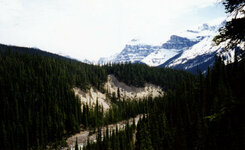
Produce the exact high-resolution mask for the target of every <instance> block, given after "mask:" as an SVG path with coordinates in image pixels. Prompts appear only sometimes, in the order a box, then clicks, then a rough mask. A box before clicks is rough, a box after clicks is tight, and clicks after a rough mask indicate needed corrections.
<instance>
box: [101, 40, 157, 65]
mask: <svg viewBox="0 0 245 150" xmlns="http://www.w3.org/2000/svg"><path fill="white" fill-rule="evenodd" d="M160 48H161V46H152V45H149V44H143V43H141V42H140V40H138V39H132V40H131V41H130V42H129V43H127V44H126V46H125V47H124V49H123V50H122V51H121V52H120V53H119V54H116V55H112V56H111V57H108V58H100V59H99V61H98V63H99V64H105V63H108V62H111V63H120V62H132V63H140V62H141V60H143V59H144V58H145V57H146V56H148V55H149V54H151V53H152V52H155V51H157V50H159V49H160Z"/></svg>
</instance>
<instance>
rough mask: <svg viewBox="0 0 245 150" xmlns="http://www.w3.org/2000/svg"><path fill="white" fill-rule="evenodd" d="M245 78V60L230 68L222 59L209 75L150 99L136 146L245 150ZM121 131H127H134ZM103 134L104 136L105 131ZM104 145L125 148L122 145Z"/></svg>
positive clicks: (138, 149)
mask: <svg viewBox="0 0 245 150" xmlns="http://www.w3.org/2000/svg"><path fill="white" fill-rule="evenodd" d="M244 77H245V59H243V60H242V61H240V62H239V63H238V62H237V61H236V62H235V63H234V64H231V65H228V66H225V65H224V64H223V62H222V61H220V60H218V61H217V62H216V64H215V65H214V67H213V69H211V70H208V72H207V74H206V76H203V75H202V74H200V75H199V77H198V80H197V81H193V80H185V81H182V82H181V83H180V84H179V86H178V87H177V88H176V89H174V90H170V91H169V92H168V93H167V94H166V95H165V96H164V97H159V98H155V99H154V100H151V99H149V100H148V103H146V106H147V107H145V108H148V109H147V110H148V111H145V113H146V115H145V116H144V117H143V118H141V120H140V121H139V122H138V125H137V134H136V142H135V147H134V149H135V150H161V149H168V150H176V149H181V150H189V149H200V150H210V149H212V150H220V149H223V150H225V149H227V150H230V149H234V150H242V149H244V148H245V147H244V146H245V143H244V141H245V119H244V118H245V89H244V87H243V86H244V85H245V82H244V80H243V78H244ZM121 132H122V134H124V135H125V134H127V132H128V131H124V133H123V131H121ZM98 136H100V138H102V137H101V134H98V135H97V137H98ZM113 137H114V138H113ZM117 138H118V137H115V136H112V137H111V138H109V139H107V138H106V139H104V141H103V140H102V141H100V142H97V143H93V144H92V145H93V147H91V146H90V145H89V146H87V147H86V149H89V150H95V149H97V150H99V149H101V147H100V146H99V145H100V144H101V143H113V142H115V140H116V139H117ZM108 140H109V141H108ZM128 140H132V136H128V137H127V139H126V141H128ZM119 142H125V139H122V141H119ZM88 144H91V143H88ZM103 148H106V149H114V150H124V149H125V148H121V147H120V145H119V144H117V147H113V148H112V147H111V145H109V146H108V145H106V146H105V147H103ZM128 148H130V149H132V147H128ZM126 149H127V148H126Z"/></svg>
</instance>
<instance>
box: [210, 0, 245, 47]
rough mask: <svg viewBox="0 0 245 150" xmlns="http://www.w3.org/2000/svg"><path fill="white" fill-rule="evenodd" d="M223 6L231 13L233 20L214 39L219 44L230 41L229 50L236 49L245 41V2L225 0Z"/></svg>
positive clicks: (241, 0) (242, 0)
mask: <svg viewBox="0 0 245 150" xmlns="http://www.w3.org/2000/svg"><path fill="white" fill-rule="evenodd" d="M223 4H224V6H225V9H226V11H227V13H231V14H232V15H233V18H232V20H231V21H227V22H226V25H225V27H223V28H221V29H220V34H219V35H218V36H216V37H215V38H214V41H215V42H216V43H217V44H219V43H220V42H223V41H226V40H228V39H229V43H228V45H227V49H230V48H236V47H237V45H238V44H240V43H241V42H244V41H245V18H244V14H245V11H244V10H243V8H244V6H245V1H244V0H223ZM238 16H239V17H238ZM241 16H243V17H241Z"/></svg>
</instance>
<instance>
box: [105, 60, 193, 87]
mask: <svg viewBox="0 0 245 150" xmlns="http://www.w3.org/2000/svg"><path fill="white" fill-rule="evenodd" d="M104 67H105V68H106V70H107V72H108V73H109V74H114V75H115V76H116V77H117V79H118V80H120V81H122V82H124V83H126V84H128V85H134V86H139V87H142V86H144V84H145V83H152V84H155V85H159V86H161V87H162V88H163V89H165V90H168V89H174V88H176V87H177V85H178V84H179V82H181V81H183V80H185V79H189V80H195V76H194V75H193V74H191V73H188V72H186V71H181V70H176V69H169V68H158V67H149V66H147V65H144V64H137V63H136V64H132V63H125V64H123V63H122V64H111V65H105V66H104Z"/></svg>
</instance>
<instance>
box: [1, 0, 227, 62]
mask: <svg viewBox="0 0 245 150" xmlns="http://www.w3.org/2000/svg"><path fill="white" fill-rule="evenodd" d="M225 16H226V14H225V10H224V7H223V6H222V4H221V3H220V2H219V0H0V43H2V44H8V45H17V46H25V47H35V48H39V49H42V50H45V51H49V52H53V53H57V54H62V55H69V56H70V57H73V58H76V59H78V60H83V59H85V58H86V59H89V60H98V59H99V58H100V57H108V56H110V55H112V54H115V53H119V52H120V51H121V50H122V49H123V48H124V46H125V44H127V43H128V42H129V41H130V40H131V39H140V40H141V41H142V43H147V44H154V45H159V44H161V43H163V42H165V41H166V40H168V38H169V37H170V35H172V34H173V33H176V32H177V31H183V30H186V29H188V28H191V27H192V26H196V25H197V24H202V23H206V22H209V21H210V20H215V19H217V18H221V17H225Z"/></svg>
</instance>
